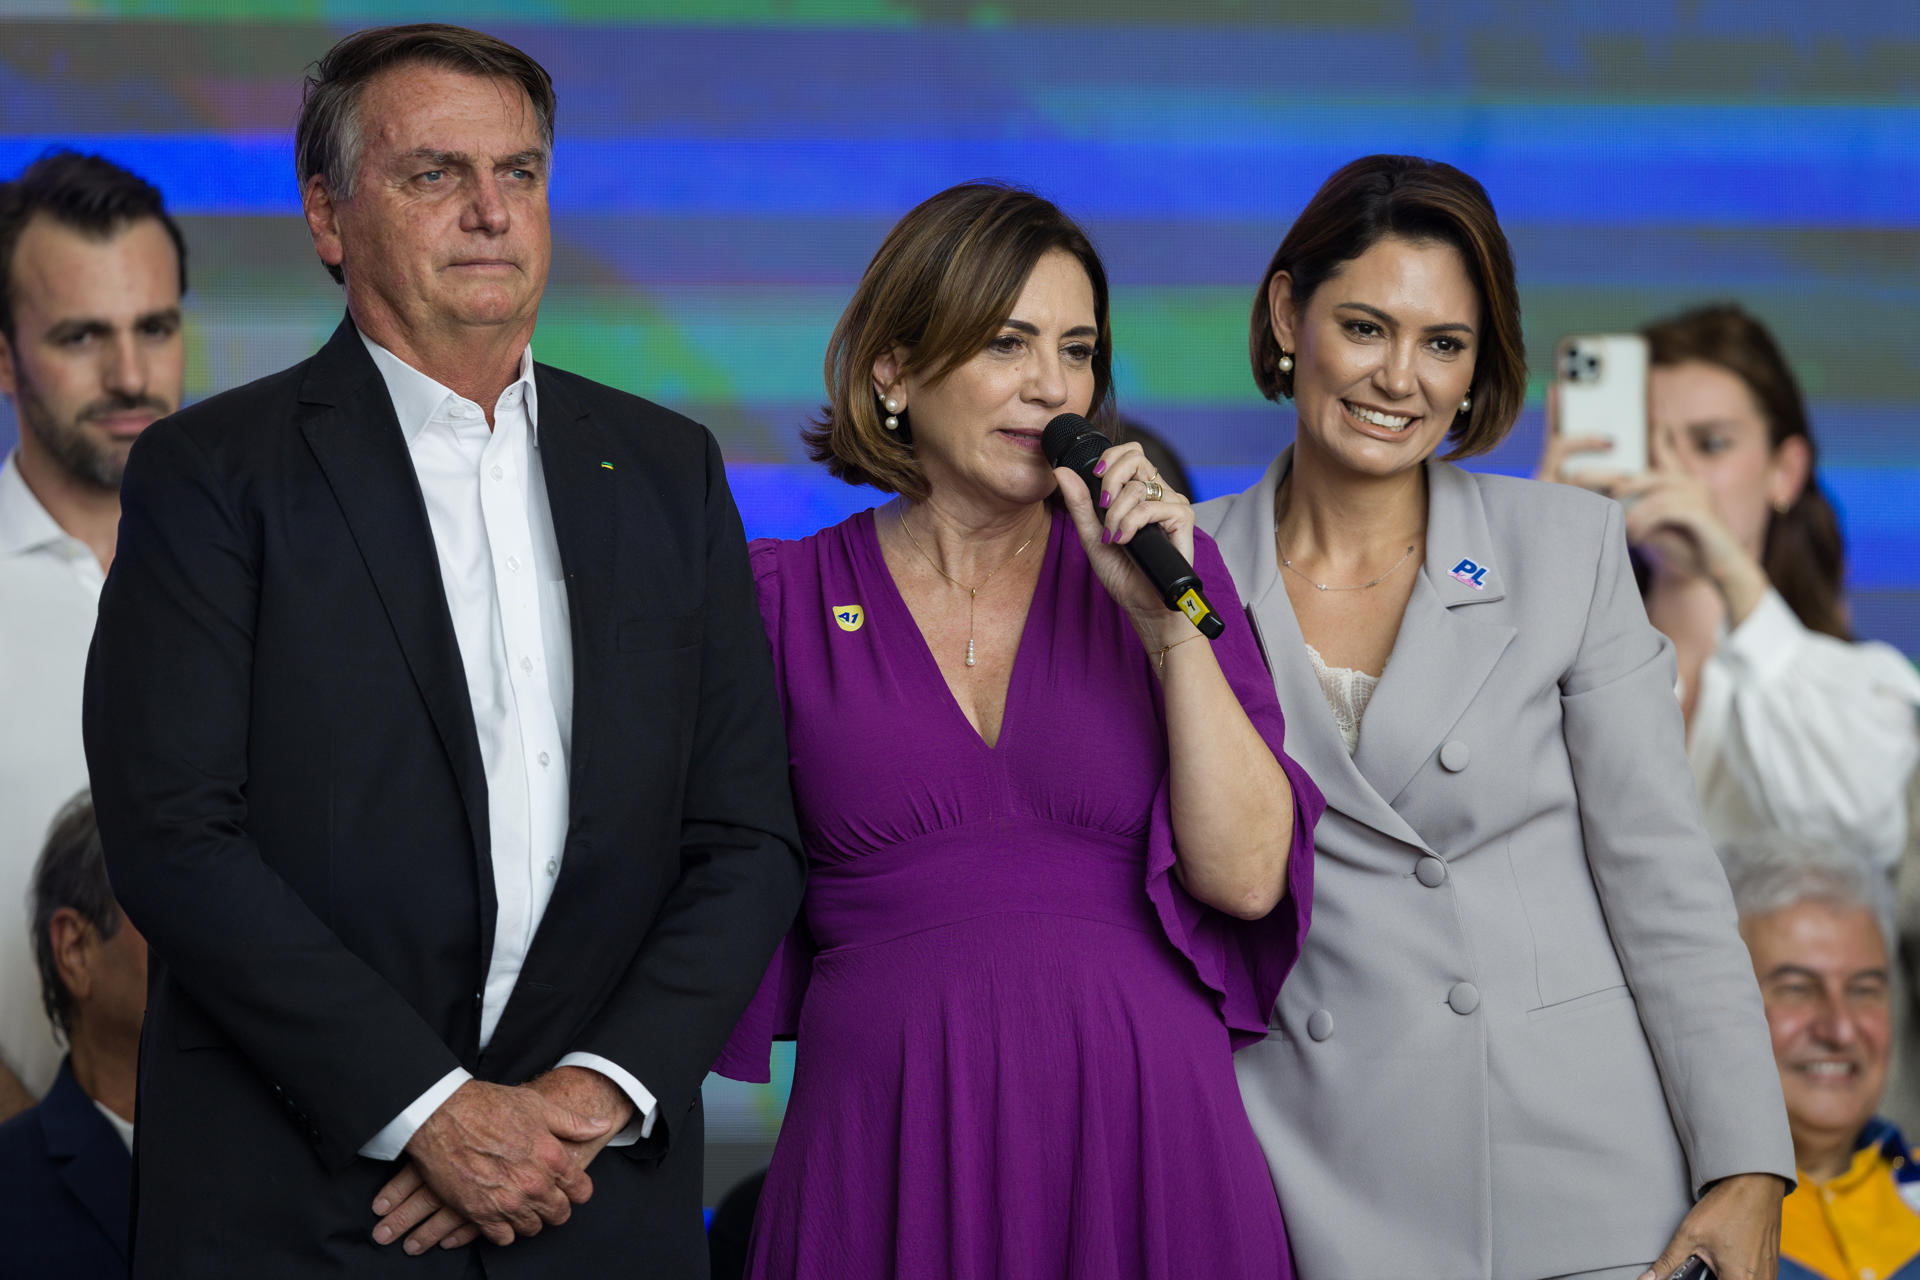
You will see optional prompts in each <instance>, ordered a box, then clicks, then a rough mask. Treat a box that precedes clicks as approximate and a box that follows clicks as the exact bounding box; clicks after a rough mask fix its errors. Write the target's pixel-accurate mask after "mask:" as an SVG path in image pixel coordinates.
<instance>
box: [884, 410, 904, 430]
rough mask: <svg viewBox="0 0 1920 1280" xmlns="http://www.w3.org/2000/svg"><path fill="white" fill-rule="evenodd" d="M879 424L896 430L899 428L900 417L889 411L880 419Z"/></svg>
mask: <svg viewBox="0 0 1920 1280" xmlns="http://www.w3.org/2000/svg"><path fill="white" fill-rule="evenodd" d="M880 425H881V426H883V427H885V428H886V429H887V430H889V431H898V430H899V429H900V419H899V417H898V415H895V414H891V413H890V414H888V415H887V416H886V419H885V420H884V421H882V422H881V424H880Z"/></svg>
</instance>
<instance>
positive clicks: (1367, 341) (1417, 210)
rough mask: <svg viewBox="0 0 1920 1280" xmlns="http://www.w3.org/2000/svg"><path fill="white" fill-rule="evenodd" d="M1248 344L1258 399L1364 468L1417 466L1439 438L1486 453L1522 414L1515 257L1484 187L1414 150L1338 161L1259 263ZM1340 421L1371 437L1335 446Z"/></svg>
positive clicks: (1469, 452)
mask: <svg viewBox="0 0 1920 1280" xmlns="http://www.w3.org/2000/svg"><path fill="white" fill-rule="evenodd" d="M1249 350H1250V354H1251V357H1252V361H1253V378H1254V382H1255V383H1256V384H1257V385H1258V386H1259V388H1260V391H1261V394H1263V395H1265V396H1266V397H1267V398H1268V399H1269V400H1278V399H1280V398H1282V397H1290V398H1293V399H1294V400H1295V401H1296V403H1297V407H1298V410H1299V415H1300V420H1301V421H1300V427H1301V430H1302V431H1303V432H1305V431H1311V430H1316V429H1324V430H1325V431H1326V432H1327V433H1328V434H1329V435H1331V436H1333V437H1335V439H1336V442H1340V443H1344V444H1346V445H1351V446H1353V447H1354V448H1355V449H1356V450H1357V453H1358V455H1359V456H1356V458H1355V461H1356V462H1361V463H1362V464H1363V465H1370V466H1371V467H1379V466H1389V467H1391V466H1398V465H1404V460H1405V457H1407V456H1412V457H1413V458H1414V460H1415V461H1419V460H1423V459H1424V458H1425V457H1426V456H1427V455H1429V454H1430V453H1432V452H1433V450H1434V449H1435V448H1437V447H1438V446H1439V444H1440V442H1441V440H1443V439H1446V440H1451V441H1452V443H1453V449H1452V451H1451V452H1450V453H1448V455H1447V456H1448V457H1449V458H1465V457H1471V456H1473V455H1475V454H1480V453H1485V452H1486V451H1487V450H1489V449H1491V448H1493V447H1494V445H1496V444H1498V443H1499V442H1500V440H1501V438H1502V437H1504V436H1505V435H1506V433H1507V431H1508V430H1509V429H1510V428H1511V427H1512V426H1513V423H1514V419H1515V418H1516V417H1518V416H1519V412H1520V406H1521V403H1522V401H1523V400H1524V399H1525V397H1526V381H1527V360H1526V344H1525V341H1524V339H1523V337H1522V335H1521V332H1520V295H1519V289H1518V287H1517V286H1516V285H1515V283H1514V272H1513V253H1512V250H1511V249H1510V248H1509V247H1508V245H1507V239H1506V235H1505V234H1504V233H1503V232H1502V231H1501V230H1500V223H1499V220H1498V219H1497V218H1496V217H1495V215H1494V211H1493V204H1492V202H1491V201H1490V200H1488V198H1487V193H1486V191H1485V189H1484V188H1482V187H1481V185H1480V184H1479V183H1478V182H1476V181H1474V179H1472V178H1471V177H1469V176H1467V175H1466V174H1464V173H1462V172H1461V171H1460V170H1458V169H1456V168H1454V167H1453V166H1452V165H1448V164H1441V163H1439V162H1438V161H1434V160H1422V159H1418V158H1416V157H1412V156H1385V155H1382V156H1365V157H1362V158H1361V159H1359V160H1355V161H1354V162H1353V163H1351V164H1349V165H1347V166H1346V167H1345V168H1342V169H1340V170H1339V171H1338V172H1336V173H1335V174H1334V175H1333V176H1332V177H1330V178H1328V179H1327V180H1326V182H1325V183H1324V184H1323V185H1322V186H1321V188H1320V190H1319V191H1318V192H1316V193H1315V194H1314V197H1313V199H1312V200H1311V201H1309V202H1308V204H1307V207H1306V208H1305V209H1304V210H1302V211H1301V213H1300V216H1299V217H1298V218H1297V219H1295V221H1294V224H1293V226H1292V227H1291V228H1289V229H1288V231H1287V234H1286V238H1285V239H1283V240H1282V241H1281V242H1280V247H1279V249H1278V250H1276V251H1275V252H1274V255H1273V260H1272V261H1271V262H1270V263H1268V264H1267V271H1266V274H1265V275H1263V276H1262V277H1261V278H1260V287H1259V289H1258V290H1256V291H1255V293H1254V299H1253V319H1252V325H1251V330H1250V334H1249ZM1283 356H1285V357H1286V359H1287V361H1291V362H1292V368H1291V369H1287V368H1282V365H1283V363H1286V361H1283V359H1282V357H1283ZM1469 399H1470V401H1471V404H1470V407H1469V408H1467V409H1464V410H1463V409H1461V407H1460V406H1461V404H1462V402H1463V401H1468V400H1469ZM1343 402H1345V404H1348V405H1354V406H1355V407H1358V408H1359V409H1361V410H1362V411H1363V412H1365V411H1372V414H1371V416H1372V417H1373V418H1374V419H1375V421H1373V422H1371V423H1370V422H1368V420H1367V419H1365V418H1358V417H1356V416H1354V415H1352V414H1350V413H1345V412H1343ZM1409 417H1410V418H1412V419H1413V420H1412V421H1411V422H1402V421H1401V420H1404V419H1406V418H1409ZM1382 422H1384V423H1385V425H1384V426H1383V425H1382ZM1369 425H1371V426H1373V427H1375V428H1376V430H1374V431H1373V432H1371V433H1369V432H1367V431H1366V427H1367V426H1369ZM1348 428H1352V429H1353V430H1354V431H1357V432H1359V433H1360V436H1362V437H1365V439H1364V440H1363V439H1360V438H1358V437H1356V438H1355V439H1351V440H1344V439H1343V435H1344V433H1345V432H1346V431H1347V429H1348ZM1373 455H1378V457H1377V458H1374V459H1373V461H1372V463H1371V464H1366V463H1364V462H1363V458H1370V457H1373Z"/></svg>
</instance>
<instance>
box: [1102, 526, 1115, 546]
mask: <svg viewBox="0 0 1920 1280" xmlns="http://www.w3.org/2000/svg"><path fill="white" fill-rule="evenodd" d="M1100 541H1101V542H1102V543H1107V542H1112V541H1113V535H1112V534H1111V533H1108V532H1107V531H1106V530H1105V529H1102V530H1101V531H1100Z"/></svg>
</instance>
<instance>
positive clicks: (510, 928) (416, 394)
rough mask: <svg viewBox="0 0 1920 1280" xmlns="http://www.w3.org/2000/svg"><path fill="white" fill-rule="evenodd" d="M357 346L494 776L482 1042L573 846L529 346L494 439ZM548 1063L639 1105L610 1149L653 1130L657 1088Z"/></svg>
mask: <svg viewBox="0 0 1920 1280" xmlns="http://www.w3.org/2000/svg"><path fill="white" fill-rule="evenodd" d="M361 341H363V342H365V343H366V345H367V351H368V352H369V353H370V354H371V355H372V356H373V362H374V364H375V365H377V366H378V367H379V369H380V376H381V377H382V378H383V379H385V381H386V384H387V394H388V395H389V396H390V397H391V398H392V400H393V408H394V413H395V414H396V415H397V416H398V417H399V419H400V431H401V434H402V435H403V436H404V437H405V438H406V442H407V451H408V453H409V454H410V455H411V456H412V458H413V467H414V471H415V473H416V474H417V475H418V477H419V480H420V493H421V496H422V497H423V498H425V499H426V506H427V523H428V524H429V525H430V526H431V527H432V530H433V543H434V550H435V551H436V552H437V554H438V556H439V561H440V581H441V584H442V585H443V586H444V587H445V589H446V593H447V611H448V612H449V613H450V614H451V615H452V618H453V632H454V638H455V640H456V641H457V642H458V644H459V646H460V662H461V665H462V666H463V667H464V668H465V670H466V677H467V695H468V698H469V699H470V700H471V702H472V704H473V727H474V730H475V732H476V733H477V734H478V735H479V739H480V761H481V764H482V766H483V767H484V768H485V770H486V777H487V825H488V828H489V834H490V836H491V843H492V850H493V888H494V897H495V900H496V902H497V904H498V912H497V914H496V917H495V925H494V935H493V954H492V956H491V957H490V959H489V962H488V965H487V975H486V982H485V985H484V987H483V988H482V1000H481V1006H480V1045H481V1047H482V1048H484V1047H485V1046H486V1044H487V1042H488V1041H489V1040H491V1039H492V1038H493V1032H494V1029H495V1028H496V1027H498V1026H499V1025H500V1014H501V1011H502V1010H503V1009H505V1008H506V1004H507V997H508V996H509V995H510V994H512V992H513V987H514V983H515V982H517V981H518V980H519V977H520V966H521V964H522V963H523V962H524V961H525V960H526V956H527V948H528V947H529V946H530V945H532V942H533V937H534V933H535V931H536V930H538V929H539V927H540V918H541V916H542V915H544V914H545V913H546V909H547V902H548V900H549V899H550V898H552V896H553V886H554V883H555V881H557V880H558V879H559V877H560V863H561V858H562V856H563V853H564V850H565V846H566V838H567V783H568V772H567V761H568V757H569V753H570V751H571V748H572V742H573V641H572V637H571V633H570V631H569V618H568V609H567V593H566V583H565V581H564V574H563V572H562V569H561V564H560V548H559V544H558V543H557V542H556V541H555V539H554V533H553V512H552V511H551V510H550V509H549V507H548V505H547V486H546V482H545V477H544V474H543V473H542V471H541V469H540V450H539V434H538V433H539V420H540V409H539V403H538V399H537V396H536V392H535V387H534V380H533V350H532V348H531V347H529V348H528V349H527V350H526V351H524V352H522V353H521V356H520V377H519V379H518V380H517V381H515V382H514V383H513V384H512V385H511V386H509V387H508V388H507V389H506V390H505V391H503V392H501V394H500V398H499V400H497V401H496V402H495V403H494V409H493V427H492V429H491V430H489V429H488V427H487V419H486V415H485V414H484V413H482V412H481V409H480V406H479V405H477V404H475V403H473V402H472V401H471V400H468V399H466V398H465V397H463V396H460V395H457V394H455V393H454V392H452V391H450V390H448V389H447V388H446V387H443V386H441V385H440V384H439V383H438V382H435V381H434V380H433V379H432V378H430V377H428V376H427V375H426V374H424V373H421V372H420V371H419V370H417V369H414V368H412V367H411V366H410V365H408V364H407V363H406V362H405V361H403V360H401V359H400V358H399V357H398V356H396V355H394V354H393V353H392V352H390V351H388V350H386V349H385V348H384V347H382V346H380V345H379V344H378V343H375V342H373V341H372V340H370V339H368V338H367V337H366V336H365V335H364V334H363V335H361ZM555 1065H556V1066H581V1067H591V1068H592V1069H593V1070H595V1071H598V1072H600V1073H601V1074H603V1075H605V1076H606V1077H607V1078H608V1079H610V1080H612V1081H613V1082H614V1083H615V1084H617V1085H618V1086H619V1087H620V1089H621V1091H622V1092H623V1093H625V1094H626V1095H627V1097H628V1098H630V1099H632V1101H633V1106H634V1120H633V1123H632V1124H630V1125H628V1126H627V1128H626V1129H624V1130H622V1132H621V1133H620V1134H619V1136H618V1137H616V1138H615V1139H614V1140H613V1145H624V1144H626V1143H631V1142H634V1141H637V1140H638V1139H639V1138H641V1137H644V1136H646V1135H647V1134H648V1133H649V1132H650V1131H651V1130H652V1128H653V1114H654V1097H653V1094H652V1093H650V1092H648V1090H647V1088H646V1086H645V1085H642V1084H641V1083H640V1082H639V1081H638V1080H636V1079H635V1078H634V1077H633V1076H632V1074H631V1073H629V1072H628V1071H626V1070H625V1069H624V1068H622V1067H621V1066H619V1065H618V1064H617V1063H614V1062H610V1061H608V1060H607V1059H605V1058H602V1057H600V1056H599V1055H597V1054H588V1053H570V1054H568V1055H567V1056H565V1057H564V1058H562V1059H560V1061H559V1062H558V1063H556V1064H555ZM471 1078H472V1077H471V1076H470V1075H469V1074H468V1073H467V1071H466V1070H464V1069H462V1068H455V1069H454V1070H453V1071H450V1072H448V1073H447V1075H446V1076H444V1077H443V1078H442V1079H441V1080H440V1081H439V1082H438V1083H436V1084H435V1085H434V1086H433V1087H432V1088H431V1089H428V1090H427V1091H426V1092H425V1093H423V1094H421V1095H420V1097H419V1098H417V1099H415V1100H414V1102H413V1103H412V1104H411V1105H410V1106H408V1107H407V1108H406V1110H404V1111H402V1112H401V1113H400V1114H399V1115H398V1116H396V1117H395V1118H394V1119H393V1121H392V1122H391V1123H390V1124H388V1125H387V1126H386V1127H385V1128H384V1129H382V1130H380V1132H379V1133H377V1134H375V1135H374V1136H373V1138H372V1139H371V1140H370V1141H368V1142H367V1144H366V1145H365V1146H363V1147H361V1148H360V1154H361V1155H363V1156H367V1157H369V1158H371V1159H375V1160H393V1159H397V1158H398V1157H399V1155H400V1154H401V1152H402V1150H403V1149H404V1148H405V1147H406V1144H407V1142H408V1141H409V1140H410V1139H411V1138H412V1137H413V1134H414V1131H415V1130H417V1129H419V1127H420V1126H421V1125H422V1124H424V1123H425V1122H426V1119H427V1117H428V1116H430V1115H432V1114H433V1112H434V1111H435V1110H436V1109H437V1108H438V1107H439V1106H440V1104H441V1103H443V1102H445V1101H446V1100H447V1099H448V1098H449V1097H451V1096H452V1095H453V1092H454V1090H456V1089H458V1088H459V1087H460V1086H461V1085H462V1084H464V1083H466V1081H468V1080H469V1079H471Z"/></svg>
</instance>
